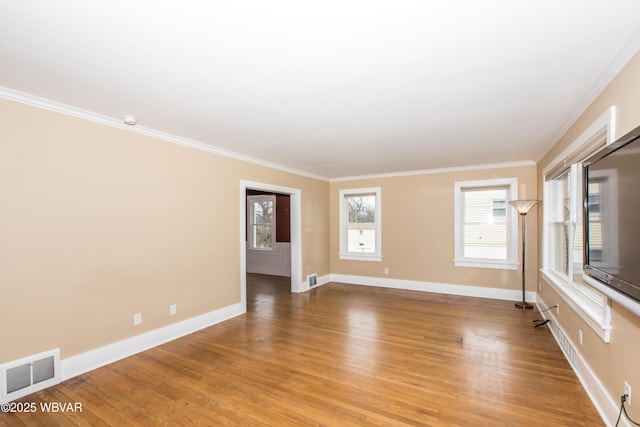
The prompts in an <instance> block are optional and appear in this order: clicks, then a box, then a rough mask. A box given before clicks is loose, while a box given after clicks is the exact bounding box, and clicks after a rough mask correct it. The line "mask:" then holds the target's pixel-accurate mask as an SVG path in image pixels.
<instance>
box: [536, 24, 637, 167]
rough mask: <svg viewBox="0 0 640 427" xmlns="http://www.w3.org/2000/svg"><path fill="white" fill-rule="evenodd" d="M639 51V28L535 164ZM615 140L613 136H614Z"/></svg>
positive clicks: (624, 44) (626, 41) (621, 48)
mask: <svg viewBox="0 0 640 427" xmlns="http://www.w3.org/2000/svg"><path fill="white" fill-rule="evenodd" d="M639 51H640V28H638V29H637V30H635V31H634V32H633V33H631V34H630V35H629V37H627V39H626V40H625V42H624V43H623V44H622V46H621V47H620V50H619V51H618V53H617V54H616V55H615V56H614V57H613V58H612V60H611V62H609V65H608V66H607V67H606V68H605V70H604V71H603V72H602V73H601V74H600V76H598V78H597V79H596V81H595V82H594V83H593V85H592V86H591V89H589V91H588V92H587V93H586V94H585V96H584V98H583V99H582V101H581V102H580V103H579V104H578V105H576V108H575V110H574V112H573V114H572V115H571V116H569V117H568V118H567V120H565V122H564V123H563V124H562V126H561V127H560V129H558V131H557V132H556V134H555V136H554V137H553V139H552V140H551V143H550V144H549V145H548V146H547V147H546V148H545V149H544V150H543V151H542V152H541V153H540V155H539V156H538V159H537V162H541V161H542V159H544V157H545V156H546V155H547V154H549V152H550V151H551V150H552V149H553V147H555V146H556V144H557V143H558V142H559V141H560V139H562V137H563V136H564V135H565V134H566V133H567V132H568V131H569V129H571V127H572V126H573V125H574V124H575V123H576V122H577V121H578V119H579V118H580V116H582V115H583V114H584V112H585V111H587V108H589V106H590V105H591V104H593V102H594V101H595V100H596V98H597V97H598V96H600V94H602V92H604V90H605V89H606V88H607V86H609V84H610V83H611V82H612V81H613V79H615V78H616V76H617V75H618V74H619V73H620V71H622V69H623V68H624V67H625V66H626V65H627V64H628V63H629V61H631V59H632V58H633V57H634V56H635V55H636V54H637V53H638V52H639ZM614 139H615V135H614Z"/></svg>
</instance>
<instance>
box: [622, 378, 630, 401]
mask: <svg viewBox="0 0 640 427" xmlns="http://www.w3.org/2000/svg"><path fill="white" fill-rule="evenodd" d="M624 394H625V395H626V396H627V404H628V405H629V406H631V386H630V385H629V383H628V382H626V381H625V382H624Z"/></svg>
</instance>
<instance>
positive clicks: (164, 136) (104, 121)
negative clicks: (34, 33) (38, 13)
mask: <svg viewBox="0 0 640 427" xmlns="http://www.w3.org/2000/svg"><path fill="white" fill-rule="evenodd" d="M0 98H4V99H8V100H10V101H15V102H19V103H21V104H26V105H30V106H32V107H36V108H42V109H44V110H49V111H53V112H55V113H60V114H65V115H67V116H72V117H76V118H79V119H83V120H88V121H90V122H94V123H99V124H101V125H105V126H110V127H114V128H117V129H120V130H125V131H128V132H133V133H137V134H139V135H144V136H148V137H151V138H155V139H159V140H161V141H165V142H170V143H172V144H177V145H182V146H184V147H189V148H193V149H195V150H200V151H205V152H207V153H211V154H217V155H219V156H224V157H228V158H231V159H235V160H240V161H244V162H248V163H253V164H255V165H259V166H264V167H267V168H270V169H275V170H279V171H282V172H287V173H292V174H294V175H300V176H304V177H307V178H312V179H317V180H320V181H329V178H327V177H325V176H321V175H316V174H312V173H309V172H306V171H303V170H300V169H296V168H292V167H288V166H284V165H280V164H277V163H272V162H268V161H266V160H261V159H258V158H255V157H251V156H247V155H245V154H240V153H236V152H234V151H230V150H225V149H223V148H220V147H215V146H213V145H209V144H205V143H204V142H200V141H196V140H193V139H189V138H183V137H180V136H177V135H172V134H170V133H166V132H161V131H158V130H155V129H151V128H147V127H144V126H140V125H137V126H130V125H126V124H124V123H123V122H122V121H121V120H120V119H116V118H113V117H108V116H104V115H102V114H98V113H94V112H92V111H88V110H83V109H81V108H76V107H72V106H70V105H66V104H62V103H60V102H56V101H52V100H50V99H46V98H41V97H38V96H35V95H30V94H27V93H24V92H19V91H16V90H13V89H9V88H6V87H2V86H0Z"/></svg>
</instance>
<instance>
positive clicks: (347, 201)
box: [340, 188, 382, 261]
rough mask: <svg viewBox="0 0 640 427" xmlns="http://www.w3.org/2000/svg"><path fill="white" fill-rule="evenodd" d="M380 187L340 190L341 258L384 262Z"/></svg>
mask: <svg viewBox="0 0 640 427" xmlns="http://www.w3.org/2000/svg"><path fill="white" fill-rule="evenodd" d="M380 193H381V191H380V188H362V189H355V190H340V258H341V259H352V260H365V261H381V259H382V255H381V253H382V252H381V250H380V242H381V238H380V228H381V227H380V224H381V221H380V214H381V211H380V206H381V203H380Z"/></svg>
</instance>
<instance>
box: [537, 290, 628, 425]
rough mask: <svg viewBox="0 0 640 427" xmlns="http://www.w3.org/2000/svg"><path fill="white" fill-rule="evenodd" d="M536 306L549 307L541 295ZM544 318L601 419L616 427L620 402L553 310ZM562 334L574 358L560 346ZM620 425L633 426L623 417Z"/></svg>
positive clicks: (540, 307)
mask: <svg viewBox="0 0 640 427" xmlns="http://www.w3.org/2000/svg"><path fill="white" fill-rule="evenodd" d="M536 304H537V306H538V309H539V310H540V311H541V312H543V311H544V310H546V309H547V308H548V307H549V306H547V304H546V303H545V302H544V300H543V299H542V297H541V296H540V295H538V296H537V299H536ZM542 317H544V318H545V319H549V320H551V321H550V322H549V323H548V325H549V330H550V331H551V335H552V336H553V338H554V339H555V340H556V342H557V343H558V346H559V347H560V349H562V352H563V354H564V355H565V358H566V359H567V361H568V362H569V365H571V368H572V369H573V371H574V372H575V373H576V376H577V377H578V380H580V383H581V384H582V387H583V388H584V389H585V391H586V392H587V395H588V396H589V398H590V399H591V402H592V403H593V405H594V406H595V408H596V410H597V411H598V413H599V414H600V417H602V420H603V421H604V422H605V424H606V425H608V426H613V425H615V423H616V419H617V418H618V413H619V411H620V402H617V401H616V400H615V399H614V398H613V396H611V395H609V393H607V390H606V389H605V388H604V386H603V385H602V382H600V379H598V377H597V376H596V374H595V373H594V372H593V370H592V369H591V367H590V366H589V365H588V364H587V362H586V361H585V360H584V358H583V357H582V354H581V353H580V347H579V346H576V345H575V343H574V342H573V341H572V340H571V338H570V336H569V335H567V333H566V332H565V330H564V329H562V327H561V326H560V325H559V323H558V322H557V321H556V317H555V316H554V315H553V310H549V311H544V312H543V313H542ZM560 334H562V335H564V336H565V337H566V338H565V339H568V340H569V341H570V342H571V346H572V347H573V357H569V356H568V355H567V353H566V351H565V350H564V349H563V347H562V345H561V344H560V339H559V336H560ZM619 425H620V426H629V427H630V426H631V424H629V423H628V421H627V420H626V419H624V417H622V419H621V420H620V424H619Z"/></svg>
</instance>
